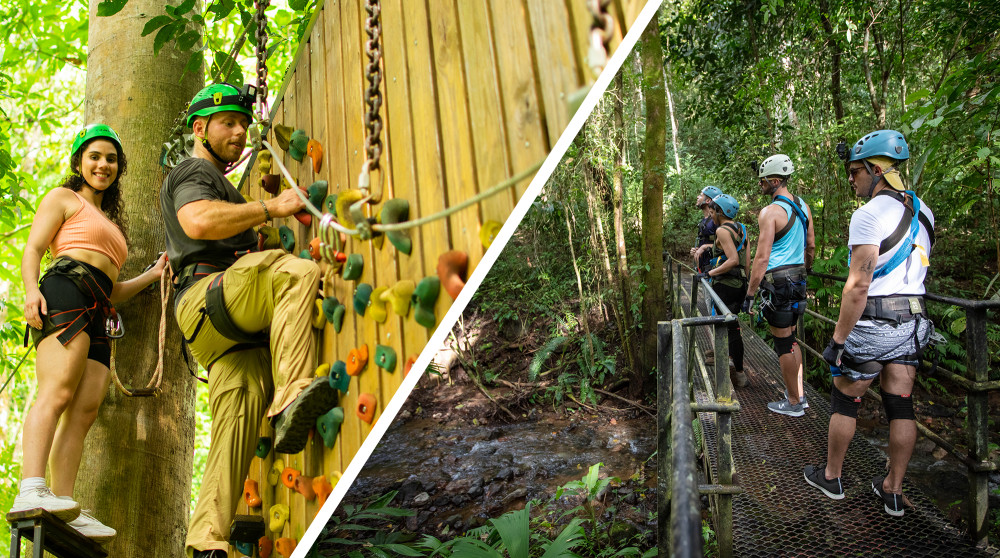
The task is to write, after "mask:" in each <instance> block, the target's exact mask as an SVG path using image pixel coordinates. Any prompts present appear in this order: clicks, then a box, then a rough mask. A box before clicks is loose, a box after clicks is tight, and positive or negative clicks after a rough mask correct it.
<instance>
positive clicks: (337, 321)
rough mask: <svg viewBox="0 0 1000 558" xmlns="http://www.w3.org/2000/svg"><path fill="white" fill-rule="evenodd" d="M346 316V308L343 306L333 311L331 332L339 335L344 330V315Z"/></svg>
mask: <svg viewBox="0 0 1000 558" xmlns="http://www.w3.org/2000/svg"><path fill="white" fill-rule="evenodd" d="M345 314H347V307H346V306H344V305H343V304H340V305H338V306H337V307H336V308H334V309H333V331H335V332H337V333H340V330H342V329H344V315H345Z"/></svg>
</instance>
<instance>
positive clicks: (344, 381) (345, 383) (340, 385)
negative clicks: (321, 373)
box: [330, 360, 351, 393]
mask: <svg viewBox="0 0 1000 558" xmlns="http://www.w3.org/2000/svg"><path fill="white" fill-rule="evenodd" d="M350 385H351V376H350V374H348V373H347V363H346V362H344V361H342V360H338V361H337V362H334V363H333V366H331V367H330V386H331V387H333V388H335V389H338V390H340V393H347V389H348V387H350Z"/></svg>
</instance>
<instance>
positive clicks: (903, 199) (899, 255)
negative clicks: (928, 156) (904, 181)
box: [872, 190, 934, 279]
mask: <svg viewBox="0 0 1000 558" xmlns="http://www.w3.org/2000/svg"><path fill="white" fill-rule="evenodd" d="M876 195H879V196H880V195H887V196H889V197H891V198H892V199H894V200H896V201H898V202H899V203H901V204H903V217H902V218H901V219H900V221H899V225H897V226H896V230H895V231H893V233H892V234H891V235H890V236H889V237H888V238H886V239H885V240H883V241H882V242H881V243H880V244H879V250H878V253H879V255H880V256H881V255H882V254H885V253H886V252H888V251H889V250H891V249H892V247H893V246H895V245H896V244H898V243H899V241H900V240H901V239H902V238H903V235H905V234H906V232H907V229H908V230H909V235H908V236H907V240H906V246H904V247H900V248H899V250H896V253H894V254H893V255H892V258H890V259H889V261H887V262H885V263H884V264H883V265H881V266H878V267H876V268H875V273H874V275H873V276H872V278H873V279H876V278H879V277H884V276H886V275H888V274H889V273H891V272H892V271H893V270H894V269H896V268H897V267H899V265H900V264H901V263H903V262H905V261H906V260H908V259H909V258H910V254H912V253H913V250H914V249H916V246H917V244H916V243H917V235H918V234H919V233H920V225H923V226H924V229H925V230H926V231H927V236H928V237H929V238H930V241H931V247H932V248H933V246H934V226H933V225H931V223H930V220H929V219H928V218H927V216H926V215H924V214H923V213H921V212H920V199H919V198H918V197H917V194H916V193H915V192H913V191H912V190H906V192H905V195H904V194H900V193H899V192H896V191H895V190H882V191H881V192H879V193H878V194H876ZM907 202H910V203H907ZM907 214H909V215H907Z"/></svg>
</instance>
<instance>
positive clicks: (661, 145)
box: [631, 25, 669, 396]
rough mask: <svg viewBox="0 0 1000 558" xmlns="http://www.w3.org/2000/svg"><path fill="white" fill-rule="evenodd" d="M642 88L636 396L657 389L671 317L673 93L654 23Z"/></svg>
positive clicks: (642, 44) (643, 43) (644, 49)
mask: <svg viewBox="0 0 1000 558" xmlns="http://www.w3.org/2000/svg"><path fill="white" fill-rule="evenodd" d="M639 49H640V56H641V57H642V90H643V97H645V99H646V137H645V141H644V144H643V168H642V259H643V261H644V262H645V263H646V264H647V265H648V270H647V271H645V273H643V282H644V283H645V284H646V291H645V293H644V294H643V299H642V343H641V347H642V360H641V363H642V364H641V366H640V367H639V368H638V370H636V371H635V372H634V373H635V374H636V375H637V376H634V377H633V378H634V379H635V380H636V381H634V382H633V383H632V385H631V392H632V395H633V396H637V395H642V394H645V393H651V392H652V390H651V389H647V388H648V387H649V386H648V385H647V384H652V382H651V381H649V380H650V378H651V376H650V374H649V373H648V372H649V371H650V370H652V369H653V368H655V367H656V322H657V321H659V320H662V319H664V318H665V317H666V304H665V302H664V296H663V186H664V176H665V174H666V167H667V162H666V146H667V128H666V120H667V118H668V117H669V116H668V114H667V97H666V94H665V91H664V85H663V84H664V81H663V50H662V48H661V47H660V34H659V28H658V27H657V26H655V25H653V26H650V27H649V28H647V29H646V31H645V32H644V33H643V35H642V38H641V39H640V41H639Z"/></svg>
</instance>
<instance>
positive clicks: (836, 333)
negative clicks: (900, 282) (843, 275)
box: [833, 244, 878, 343]
mask: <svg viewBox="0 0 1000 558" xmlns="http://www.w3.org/2000/svg"><path fill="white" fill-rule="evenodd" d="M877 261H878V246H875V245H874V244H860V245H856V246H852V247H851V269H850V271H848V273H847V283H845V284H844V295H843V299H842V300H841V303H840V317H839V318H838V319H837V327H836V328H835V329H834V330H833V340H834V341H836V342H837V343H843V342H844V340H845V339H847V335H848V334H849V333H851V330H852V329H854V324H856V323H858V320H859V319H860V318H861V313H862V312H863V311H864V309H865V303H866V302H867V301H868V287H869V286H871V284H872V275H874V273H875V265H876V262H877Z"/></svg>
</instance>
